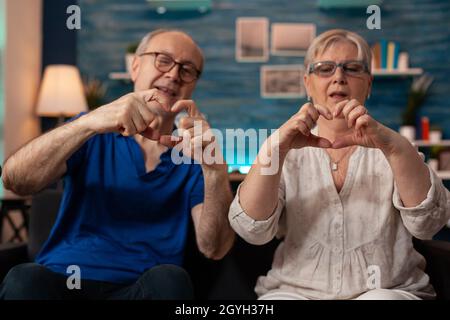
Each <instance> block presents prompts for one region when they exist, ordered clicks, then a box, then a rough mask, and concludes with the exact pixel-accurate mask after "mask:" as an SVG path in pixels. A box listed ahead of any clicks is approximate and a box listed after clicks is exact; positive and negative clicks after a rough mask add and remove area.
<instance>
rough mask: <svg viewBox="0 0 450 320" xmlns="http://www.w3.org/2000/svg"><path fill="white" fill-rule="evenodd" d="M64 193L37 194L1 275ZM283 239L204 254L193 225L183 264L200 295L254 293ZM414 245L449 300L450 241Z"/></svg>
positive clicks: (7, 247)
mask: <svg viewBox="0 0 450 320" xmlns="http://www.w3.org/2000/svg"><path fill="white" fill-rule="evenodd" d="M60 198H61V193H60V192H58V191H55V190H46V191H44V192H41V193H39V194H37V195H35V196H34V197H33V202H32V206H31V212H30V219H29V235H28V243H22V244H1V245H0V281H1V280H2V279H3V278H4V276H5V275H6V273H7V272H8V270H9V269H10V268H11V267H13V266H14V265H16V264H19V263H24V262H28V261H32V260H33V258H34V257H35V255H36V254H37V252H38V251H39V249H40V247H41V246H42V244H43V243H44V241H45V240H46V238H47V236H48V234H49V232H50V229H51V226H52V224H53V221H54V220H55V217H56V213H57V211H58V207H59V202H60ZM278 243H279V241H278V240H276V239H274V240H272V241H271V242H269V243H268V244H265V245H263V246H253V245H250V244H247V243H246V242H245V241H243V240H242V239H240V238H239V237H238V238H237V240H236V242H235V245H234V247H233V248H232V250H231V251H230V252H229V253H228V254H227V256H226V257H225V258H224V259H222V260H220V261H213V260H209V259H206V258H205V257H203V256H202V255H201V253H200V252H199V251H198V250H197V247H196V244H195V237H194V231H193V226H192V225H191V226H190V230H189V236H188V243H187V250H186V257H185V268H186V269H187V270H188V272H189V273H190V275H191V277H192V281H193V284H194V288H195V295H196V298H197V299H224V300H228V299H237V300H241V299H243V300H252V299H256V295H255V293H254V291H253V288H254V285H255V283H256V279H257V277H258V276H259V275H262V274H265V273H266V272H267V271H268V270H269V269H270V266H271V262H272V258H273V254H274V251H275V249H276V247H277V245H278ZM414 245H415V248H416V250H418V251H419V252H420V253H421V254H422V255H424V257H425V258H426V260H427V269H426V271H427V273H428V274H429V275H430V278H431V282H432V284H433V285H434V288H435V289H436V292H437V295H438V299H446V300H450V242H447V241H437V240H428V241H423V240H418V239H414Z"/></svg>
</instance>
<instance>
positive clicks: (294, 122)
mask: <svg viewBox="0 0 450 320" xmlns="http://www.w3.org/2000/svg"><path fill="white" fill-rule="evenodd" d="M321 115H322V116H323V117H325V118H326V119H328V120H332V119H333V117H332V115H331V112H330V111H329V110H328V109H327V108H325V107H323V106H321V105H315V106H314V105H313V104H312V103H310V102H308V103H305V104H304V105H303V106H302V107H301V108H300V110H299V111H298V112H297V113H296V114H295V115H293V116H292V117H291V118H290V119H289V120H288V121H286V122H285V123H284V124H283V125H282V126H281V127H280V128H279V129H278V130H277V131H278V135H279V141H278V143H277V142H276V141H271V143H272V145H277V146H278V147H279V151H280V152H281V153H284V154H285V153H287V152H288V151H289V150H291V149H300V148H303V147H307V146H311V147H319V148H330V147H331V142H330V141H329V140H327V139H325V138H321V137H318V136H316V135H314V134H311V129H312V128H314V126H315V125H316V122H317V119H319V116H321Z"/></svg>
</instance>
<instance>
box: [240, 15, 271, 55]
mask: <svg viewBox="0 0 450 320" xmlns="http://www.w3.org/2000/svg"><path fill="white" fill-rule="evenodd" d="M268 59H269V19H267V18H257V17H254V18H247V17H240V18H237V19H236V60H237V61H239V62H264V61H267V60H268Z"/></svg>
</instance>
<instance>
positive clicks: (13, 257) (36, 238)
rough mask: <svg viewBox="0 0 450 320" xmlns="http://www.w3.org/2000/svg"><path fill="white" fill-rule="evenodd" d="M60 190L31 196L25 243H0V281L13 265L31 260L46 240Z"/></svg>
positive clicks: (57, 205)
mask: <svg viewBox="0 0 450 320" xmlns="http://www.w3.org/2000/svg"><path fill="white" fill-rule="evenodd" d="M60 201H61V191H57V190H50V189H48V190H44V191H42V192H41V193H38V194H36V195H34V196H33V199H32V204H31V208H30V215H29V221H28V241H27V242H26V243H23V242H22V243H5V244H0V281H2V280H3V278H4V277H5V275H6V273H8V271H9V269H11V268H12V267H13V266H15V265H17V264H20V263H25V262H29V261H33V260H34V258H35V257H36V255H37V254H38V252H39V250H40V249H41V247H42V245H43V244H44V242H45V241H46V240H47V238H48V235H49V234H50V230H51V228H52V226H53V223H54V221H55V219H56V215H57V213H58V208H59V204H60Z"/></svg>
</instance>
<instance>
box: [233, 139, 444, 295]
mask: <svg viewBox="0 0 450 320" xmlns="http://www.w3.org/2000/svg"><path fill="white" fill-rule="evenodd" d="M430 177H431V183H432V185H431V188H430V190H429V191H428V194H427V198H426V199H425V200H424V201H423V202H422V203H421V204H419V205H418V206H416V207H413V208H406V207H404V206H403V203H402V202H401V199H400V197H399V194H398V192H397V190H396V186H395V183H394V177H393V173H392V170H391V168H390V166H389V163H388V162H387V160H386V158H385V156H384V154H383V153H382V152H381V151H380V150H378V149H370V148H365V147H361V146H358V147H357V148H356V150H355V151H354V153H353V154H352V155H351V157H350V159H349V164H348V170H347V176H346V179H345V182H344V185H343V187H342V189H341V191H340V192H339V193H338V192H337V190H336V187H335V185H334V181H333V177H332V175H331V169H330V159H329V157H328V155H327V154H326V152H325V150H323V149H320V148H311V147H307V148H302V149H298V150H291V151H290V152H289V154H288V156H287V158H286V160H285V163H284V166H283V169H282V176H281V183H280V188H279V190H278V205H277V207H276V209H275V212H274V213H273V214H272V215H271V216H270V217H269V218H268V219H267V220H265V221H255V220H254V219H252V218H251V217H250V216H248V215H247V214H246V213H245V212H244V210H243V209H242V207H241V206H240V204H239V190H238V193H237V195H236V197H235V199H234V201H233V203H232V205H231V207H230V211H229V220H230V223H231V226H232V227H233V229H234V230H235V231H236V232H237V233H238V234H239V235H240V236H241V237H242V238H243V239H245V240H246V241H248V242H249V243H252V244H263V243H266V242H268V241H270V240H272V239H273V237H274V236H277V237H279V238H283V241H282V242H281V243H280V245H279V247H278V248H277V250H276V252H275V256H274V260H273V264H272V269H271V270H270V271H269V272H268V274H267V275H265V276H261V277H259V279H258V281H257V284H256V288H255V291H256V293H257V294H258V295H259V296H260V295H263V294H265V293H268V292H272V291H278V290H282V291H290V292H295V293H298V294H300V295H302V296H304V297H306V298H311V299H351V298H355V297H357V296H358V295H361V294H362V293H364V292H366V291H368V290H369V289H375V288H374V287H371V284H374V283H375V284H377V283H378V284H379V286H380V288H390V289H401V290H405V291H408V292H411V293H413V294H415V295H417V296H419V297H422V298H431V297H433V296H434V294H435V293H434V290H433V288H432V287H431V285H430V284H429V277H428V276H427V275H426V274H425V272H424V269H425V259H424V258H423V257H422V256H421V255H420V254H419V253H418V252H416V251H415V250H414V248H413V244H412V236H415V237H417V238H419V239H430V238H431V237H432V236H433V235H434V234H435V233H437V232H438V231H439V230H440V229H441V228H442V226H444V225H445V223H446V221H448V220H449V218H450V192H449V191H448V190H447V189H446V188H445V187H444V185H443V184H442V181H441V180H440V179H439V178H438V177H437V176H436V175H435V173H434V172H433V171H432V170H431V169H430ZM411 188H414V186H411ZM377 270H378V271H379V272H375V271H377Z"/></svg>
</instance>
